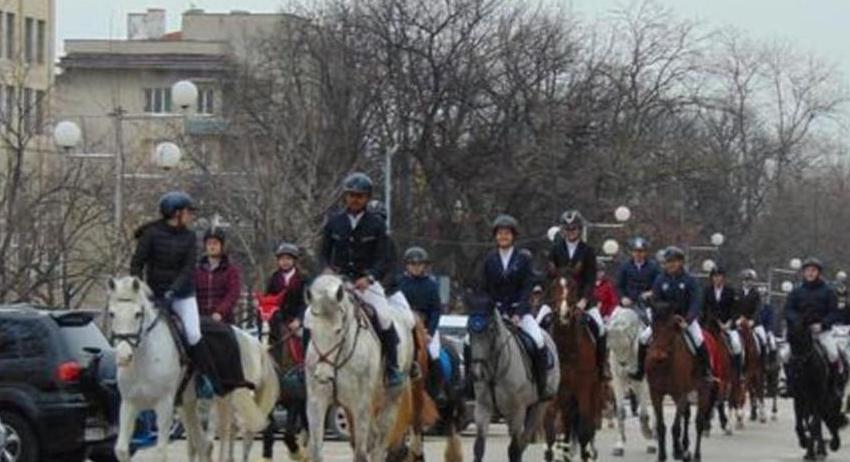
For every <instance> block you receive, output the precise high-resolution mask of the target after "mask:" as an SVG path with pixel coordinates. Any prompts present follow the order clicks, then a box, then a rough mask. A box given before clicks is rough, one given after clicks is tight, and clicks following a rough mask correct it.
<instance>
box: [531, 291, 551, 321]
mask: <svg viewBox="0 0 850 462" xmlns="http://www.w3.org/2000/svg"><path fill="white" fill-rule="evenodd" d="M544 298H545V292H544V291H543V284H534V288H532V289H531V313H532V315H534V319H535V320H536V321H537V324H539V325H540V328H541V329H543V330H545V331H548V330H549V328H550V327H552V307H550V306H549V304H548V303H546V300H545V299H544Z"/></svg>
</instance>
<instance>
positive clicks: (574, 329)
mask: <svg viewBox="0 0 850 462" xmlns="http://www.w3.org/2000/svg"><path fill="white" fill-rule="evenodd" d="M551 293H552V294H553V297H552V300H553V304H552V306H554V307H555V316H554V317H553V319H552V337H553V338H554V339H555V345H556V347H557V348H558V360H559V364H560V373H561V382H560V386H559V387H558V393H557V396H556V398H555V402H554V403H553V404H552V406H550V407H549V409H548V411H547V413H546V420H545V422H546V424H545V426H546V446H547V448H546V453H545V459H546V461H547V462H551V461H552V460H553V459H554V451H553V449H552V448H553V446H554V445H555V442H556V439H557V429H556V427H557V425H556V421H558V420H560V422H561V427H562V428H561V430H562V431H563V433H564V440H565V443H566V444H565V452H566V454H565V459H566V460H570V455H571V453H574V452H577V453H578V454H579V455H580V457H581V460H585V461H587V460H595V459H596V457H597V451H596V448H595V447H594V438H595V436H596V429H597V427H599V426H600V424H601V423H602V406H603V399H604V396H603V383H602V381H601V380H600V377H599V370H598V367H597V364H598V361H597V359H596V345H595V342H594V339H593V335H592V334H591V332H590V330H589V329H588V326H587V320H586V319H587V318H586V317H585V315H584V311H583V310H581V309H579V308H578V307H577V306H576V302H577V299H578V295H577V292H576V284H575V282H574V281H573V279H571V278H570V279H568V278H560V279H558V280H556V281H555V283H554V284H553V287H552V288H551ZM570 443H571V445H572V446H573V449H574V450H573V451H570V450H568V449H566V448H569V446H568V444H570Z"/></svg>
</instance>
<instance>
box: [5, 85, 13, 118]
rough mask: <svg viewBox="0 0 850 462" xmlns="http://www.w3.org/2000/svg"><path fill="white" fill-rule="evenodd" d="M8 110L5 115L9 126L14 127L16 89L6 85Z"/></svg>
mask: <svg viewBox="0 0 850 462" xmlns="http://www.w3.org/2000/svg"><path fill="white" fill-rule="evenodd" d="M5 96H6V100H5V101H6V110H5V113H4V114H3V115H4V117H5V119H6V124H7V125H12V119H13V118H14V117H15V87H13V86H12V85H6V95H5Z"/></svg>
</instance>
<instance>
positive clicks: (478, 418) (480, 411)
mask: <svg viewBox="0 0 850 462" xmlns="http://www.w3.org/2000/svg"><path fill="white" fill-rule="evenodd" d="M481 399H484V397H480V398H479V401H478V402H477V403H476V404H475V445H474V446H473V455H474V460H475V462H481V461H483V460H484V449H485V444H486V441H487V432H488V431H489V429H490V419H491V418H492V415H491V412H490V409H487V407H486V406H483V405H481V401H480V400H481Z"/></svg>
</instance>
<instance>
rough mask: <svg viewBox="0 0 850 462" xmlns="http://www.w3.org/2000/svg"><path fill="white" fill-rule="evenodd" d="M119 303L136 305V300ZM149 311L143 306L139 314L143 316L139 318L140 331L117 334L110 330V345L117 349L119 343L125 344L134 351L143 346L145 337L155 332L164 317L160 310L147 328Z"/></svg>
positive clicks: (125, 300)
mask: <svg viewBox="0 0 850 462" xmlns="http://www.w3.org/2000/svg"><path fill="white" fill-rule="evenodd" d="M118 302H124V303H135V302H136V300H127V299H120V300H118ZM147 311H148V310H147V308H146V307H145V306H142V311H141V313H139V314H140V315H141V316H140V317H139V327H138V329H136V331H135V332H131V333H116V332H115V330H114V329H111V328H110V331H111V332H110V334H109V343H110V344H112V346H113V347H116V346H118V344H119V343H121V342H124V343H126V344H128V345H130V349H131V350H133V351H135V350H136V349H137V348H139V345H141V343H142V341H143V340H144V339H145V337H147V335H148V333H150V331H151V330H153V328H154V327H155V326H156V325H157V323H158V322H159V318H161V317H162V310H158V313H157V315H156V316H155V317H154V318H153V321H151V323H150V324H149V325H148V326H147V327H145V321H146V318H147V316H146V314H147ZM116 342H117V343H116Z"/></svg>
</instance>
